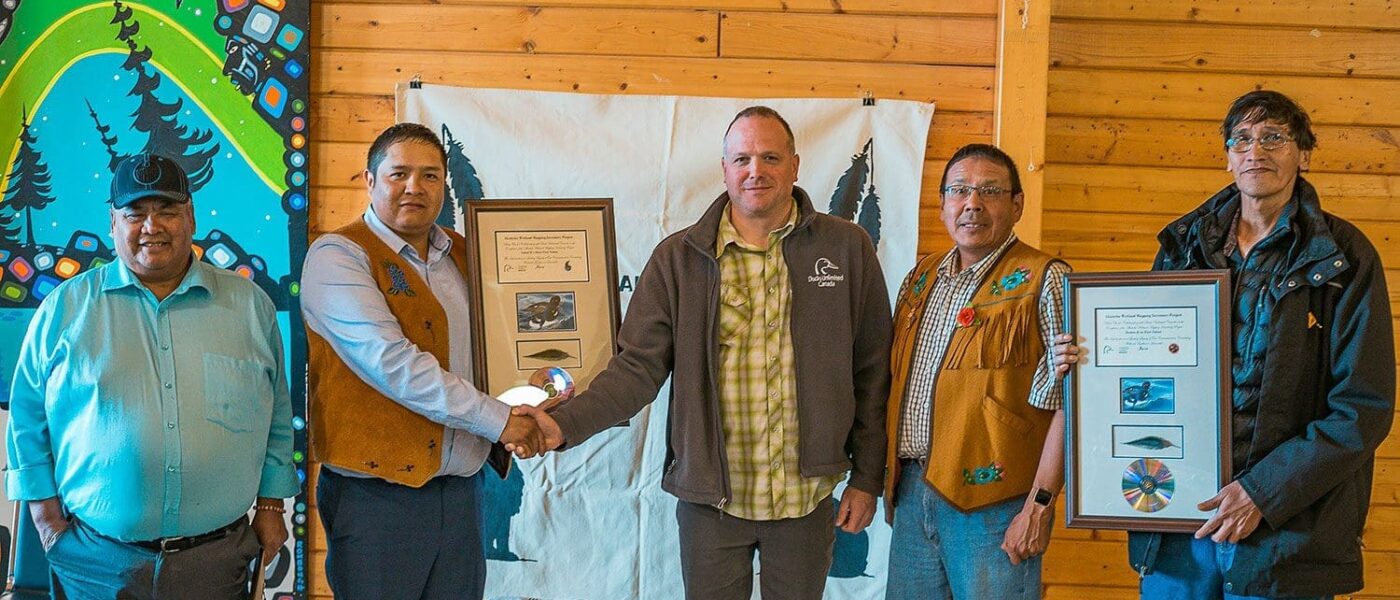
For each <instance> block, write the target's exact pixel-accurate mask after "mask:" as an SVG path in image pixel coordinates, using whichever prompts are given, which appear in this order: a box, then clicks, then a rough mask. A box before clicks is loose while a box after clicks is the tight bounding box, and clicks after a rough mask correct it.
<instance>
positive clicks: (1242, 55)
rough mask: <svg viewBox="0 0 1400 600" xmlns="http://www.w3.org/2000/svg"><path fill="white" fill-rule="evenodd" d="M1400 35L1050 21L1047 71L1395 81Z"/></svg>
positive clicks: (1398, 72)
mask: <svg viewBox="0 0 1400 600" xmlns="http://www.w3.org/2000/svg"><path fill="white" fill-rule="evenodd" d="M1397 35H1400V32H1394V31H1358V30H1352V29H1308V28H1300V27H1288V28H1285V27H1264V26H1250V27H1239V26H1223V25H1178V26H1174V27H1172V28H1171V29H1170V33H1167V30H1164V29H1163V28H1162V27H1160V26H1158V25H1156V24H1151V23H1136V22H1118V21H1112V22H1102V21H1056V22H1055V23H1053V24H1052V25H1051V31H1050V65H1051V67H1052V68H1054V67H1084V68H1113V69H1129V70H1138V71H1198V72H1223V73H1281V74H1293V75H1335V76H1347V75H1359V76H1378V77H1400V52H1396V51H1395V48H1396V39H1397Z"/></svg>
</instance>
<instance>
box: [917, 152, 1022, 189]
mask: <svg viewBox="0 0 1400 600" xmlns="http://www.w3.org/2000/svg"><path fill="white" fill-rule="evenodd" d="M969 158H984V159H987V160H990V161H992V162H998V163H1001V166H1003V167H1006V170H1007V171H1009V172H1010V173H1011V195H1012V196H1015V195H1016V194H1019V193H1021V174H1020V173H1019V172H1017V171H1016V161H1014V160H1011V156H1010V155H1008V154H1007V153H1005V152H1002V151H1001V148H998V147H996V146H993V145H991V144H968V145H966V146H963V147H961V148H958V151H957V152H954V153H953V158H950V159H948V164H947V166H944V167H943V179H942V180H940V181H939V182H938V195H939V196H940V197H941V196H942V195H943V188H946V187H948V172H949V171H952V170H953V165H956V164H958V163H960V162H962V161H964V160H967V159H969Z"/></svg>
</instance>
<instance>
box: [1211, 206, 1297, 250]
mask: <svg viewBox="0 0 1400 600" xmlns="http://www.w3.org/2000/svg"><path fill="white" fill-rule="evenodd" d="M1243 214H1244V207H1243V205H1237V206H1236V208H1235V216H1234V217H1233V218H1231V219H1230V230H1229V231H1227V232H1226V233H1225V246H1224V247H1223V248H1221V249H1220V253H1221V254H1224V255H1225V256H1231V255H1233V254H1234V253H1235V250H1238V249H1239V245H1240V238H1239V236H1240V217H1241V216H1242V215H1243ZM1297 214H1298V203H1297V202H1289V203H1288V204H1285V205H1283V212H1281V213H1279V216H1278V222H1277V223H1274V228H1273V229H1270V230H1269V234H1268V235H1266V236H1264V237H1263V238H1261V239H1260V240H1259V242H1258V243H1256V244H1255V247H1256V248H1258V247H1261V246H1267V245H1269V244H1271V243H1273V240H1274V238H1276V237H1279V236H1282V235H1285V233H1284V232H1287V231H1291V230H1292V225H1293V217H1294V215H1297Z"/></svg>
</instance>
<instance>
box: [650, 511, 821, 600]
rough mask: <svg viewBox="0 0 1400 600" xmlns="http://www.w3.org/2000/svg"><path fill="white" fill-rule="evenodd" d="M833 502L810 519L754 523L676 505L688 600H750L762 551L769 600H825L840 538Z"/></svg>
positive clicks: (765, 599)
mask: <svg viewBox="0 0 1400 600" xmlns="http://www.w3.org/2000/svg"><path fill="white" fill-rule="evenodd" d="M834 517H835V512H834V511H833V510H832V505H831V498H830V497H827V498H826V499H825V500H822V501H821V502H820V503H819V504H817V508H816V510H813V511H812V512H811V514H809V515H807V516H805V517H799V518H796V519H781V520H777V521H750V520H747V519H740V518H737V517H734V516H730V515H727V514H724V513H723V512H720V511H719V510H718V509H716V508H715V507H713V506H706V505H703V504H692V503H689V502H678V503H676V521H677V522H678V523H679V524H680V534H681V535H680V538H681V578H682V579H683V580H684V581H685V597H686V598H687V600H749V598H750V597H752V594H753V555H754V552H758V570H759V574H758V578H759V591H761V592H762V593H763V600H789V599H791V600H820V599H821V597H822V590H823V589H825V588H826V573H827V571H828V570H829V569H830V568H831V544H832V542H833V541H835V539H836V526H835V519H834Z"/></svg>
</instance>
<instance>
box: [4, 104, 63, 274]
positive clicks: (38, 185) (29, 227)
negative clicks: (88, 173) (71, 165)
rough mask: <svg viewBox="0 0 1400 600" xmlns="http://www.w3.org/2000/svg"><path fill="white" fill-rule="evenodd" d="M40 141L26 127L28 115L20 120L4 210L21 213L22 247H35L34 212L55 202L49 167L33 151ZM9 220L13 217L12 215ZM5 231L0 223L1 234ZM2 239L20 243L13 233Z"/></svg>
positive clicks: (14, 213)
mask: <svg viewBox="0 0 1400 600" xmlns="http://www.w3.org/2000/svg"><path fill="white" fill-rule="evenodd" d="M38 141H39V138H38V137H35V135H34V134H33V132H31V131H30V128H29V115H28V114H25V115H23V116H22V117H21V119H20V132H19V152H18V154H16V156H15V166H14V169H13V170H11V171H10V185H9V187H7V188H5V207H6V208H8V209H9V210H10V211H12V215H16V216H17V215H18V213H20V212H21V211H22V212H23V213H24V237H25V242H24V245H25V246H30V247H32V246H34V211H36V210H43V209H44V207H46V206H48V205H49V203H51V202H53V201H54V197H53V188H52V187H51V186H50V185H49V182H50V176H49V166H48V165H47V164H44V160H43V157H42V156H40V154H39V150H38V149H37V148H35V143H36V142H38ZM11 218H14V217H13V216H12V217H11ZM3 230H6V228H5V226H4V223H3V221H0V231H3ZM4 237H5V239H7V240H12V241H16V242H17V241H19V240H18V239H17V238H15V237H14V234H11V233H8V232H6V233H5V236H4Z"/></svg>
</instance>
